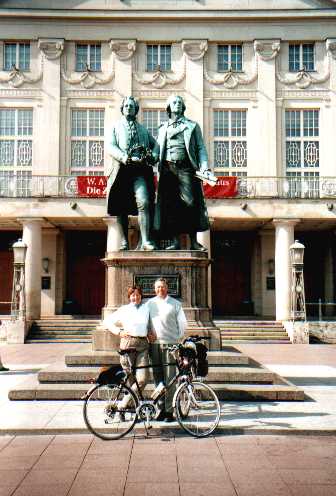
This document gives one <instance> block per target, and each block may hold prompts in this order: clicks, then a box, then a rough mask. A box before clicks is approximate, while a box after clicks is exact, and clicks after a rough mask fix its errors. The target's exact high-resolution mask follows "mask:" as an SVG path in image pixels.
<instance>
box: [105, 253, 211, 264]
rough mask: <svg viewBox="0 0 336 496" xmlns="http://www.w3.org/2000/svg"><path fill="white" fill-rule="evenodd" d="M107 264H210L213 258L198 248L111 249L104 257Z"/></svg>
mask: <svg viewBox="0 0 336 496" xmlns="http://www.w3.org/2000/svg"><path fill="white" fill-rule="evenodd" d="M103 261H104V262H105V264H106V265H107V266H111V265H112V266H113V265H127V266H128V265H138V264H139V263H141V264H143V265H146V266H148V265H151V264H154V265H157V264H159V263H160V262H161V263H164V264H165V265H168V264H170V263H172V264H175V265H184V266H185V265H194V264H197V265H206V266H207V265H209V264H210V263H211V260H210V259H209V257H208V253H207V252H203V251H198V250H171V251H170V250H169V251H167V250H154V251H141V250H128V251H111V252H108V253H107V254H106V256H105V258H104V259H103Z"/></svg>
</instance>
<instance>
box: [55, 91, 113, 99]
mask: <svg viewBox="0 0 336 496" xmlns="http://www.w3.org/2000/svg"><path fill="white" fill-rule="evenodd" d="M113 94H114V90H98V89H97V90H93V91H90V90H86V89H77V90H65V95H66V97H67V98H102V97H104V98H105V97H108V98H110V97H112V96H113Z"/></svg>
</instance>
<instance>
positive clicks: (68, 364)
mask: <svg viewBox="0 0 336 496" xmlns="http://www.w3.org/2000/svg"><path fill="white" fill-rule="evenodd" d="M208 358H209V374H208V376H207V378H206V381H207V382H208V383H209V384H210V385H211V386H212V387H213V388H214V389H215V391H216V392H217V394H218V396H219V398H220V399H221V400H228V401H302V400H304V391H303V390H302V389H300V388H298V387H296V386H294V385H293V384H291V383H289V382H288V381H286V380H285V379H283V378H281V377H280V376H279V375H277V374H275V373H273V372H272V371H270V370H268V369H267V368H265V367H263V366H261V365H260V364H259V363H257V362H255V361H253V360H251V359H250V358H249V357H248V356H246V355H244V354H243V353H241V352H240V351H238V350H237V349H235V348H233V347H229V346H227V347H225V348H224V349H223V350H222V351H210V352H209V354H208ZM114 363H119V356H118V354H117V353H116V352H113V351H111V352H95V351H91V350H90V347H89V346H88V348H87V351H86V352H85V351H84V352H81V353H76V354H73V355H68V356H66V357H65V363H63V364H62V363H59V364H53V365H51V366H49V367H47V368H45V369H43V370H41V371H40V372H39V373H38V375H37V378H30V379H27V380H26V381H25V382H23V383H21V384H19V385H18V386H16V387H15V388H14V389H12V390H11V391H10V392H9V398H10V399H11V400H80V399H81V397H82V396H83V394H84V393H85V392H86V391H87V390H88V388H89V387H90V383H91V381H92V380H93V379H94V378H95V377H96V376H97V374H98V372H99V368H100V367H101V366H102V365H109V364H114ZM152 390H153V384H152V383H151V382H150V383H149V384H148V385H147V386H146V391H148V394H150V393H151V391H152Z"/></svg>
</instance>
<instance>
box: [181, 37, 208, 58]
mask: <svg viewBox="0 0 336 496" xmlns="http://www.w3.org/2000/svg"><path fill="white" fill-rule="evenodd" d="M181 47H182V52H183V53H184V54H185V55H186V56H187V57H188V58H189V59H190V60H201V59H202V58H203V57H204V55H205V53H206V51H207V50H208V41H207V40H183V41H182V45H181Z"/></svg>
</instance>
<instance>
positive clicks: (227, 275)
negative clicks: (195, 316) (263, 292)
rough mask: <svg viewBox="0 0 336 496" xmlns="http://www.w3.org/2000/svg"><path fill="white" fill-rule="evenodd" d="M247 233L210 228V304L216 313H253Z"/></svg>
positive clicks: (250, 239)
mask: <svg viewBox="0 0 336 496" xmlns="http://www.w3.org/2000/svg"><path fill="white" fill-rule="evenodd" d="M252 241H253V238H252V236H251V234H250V233H235V232H221V231H214V232H213V236H212V252H211V253H212V258H213V265H212V306H213V313H214V315H217V316H224V317H225V316H233V315H235V316H240V315H241V316H245V315H246V316H247V315H251V316H252V315H253V313H254V309H253V302H252V301H251V253H252Z"/></svg>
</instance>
